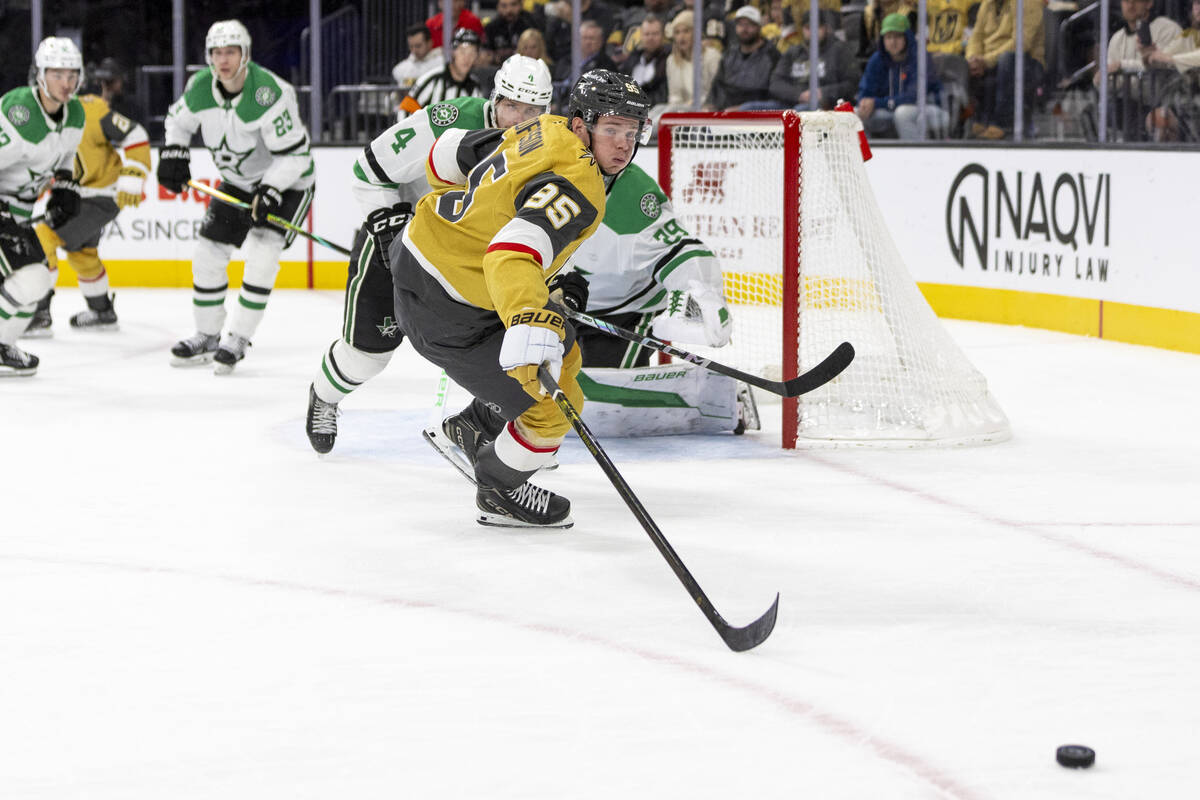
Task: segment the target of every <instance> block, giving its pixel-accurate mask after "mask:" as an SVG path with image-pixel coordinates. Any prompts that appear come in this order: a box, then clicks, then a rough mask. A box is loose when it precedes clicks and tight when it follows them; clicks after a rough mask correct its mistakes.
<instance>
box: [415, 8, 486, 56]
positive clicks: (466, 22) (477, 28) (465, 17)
mask: <svg viewBox="0 0 1200 800" xmlns="http://www.w3.org/2000/svg"><path fill="white" fill-rule="evenodd" d="M438 7H439V8H440V7H441V3H438ZM450 10H451V11H452V12H454V25H452V26H451V29H452V30H455V31H457V30H458V29H459V28H466V29H467V30H469V31H474V32H475V35H476V36H478V37H479V38H480V40H482V39H483V23H482V22H480V21H479V17H477V16H475V15H474V14H472V13H471V11H470V9H468V8H467V0H452V2H451V5H450ZM425 27H426V28H428V29H429V36H430V38H432V39H433V46H434V47H437V48H440V47H441V46H442V30H443V28H444V24H443V21H442V14H441V13H440V12H439V13H437V14H434V15H433V16H432V17H430V18H429V19H427V20H425Z"/></svg>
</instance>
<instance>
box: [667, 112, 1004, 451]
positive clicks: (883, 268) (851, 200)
mask: <svg viewBox="0 0 1200 800" xmlns="http://www.w3.org/2000/svg"><path fill="white" fill-rule="evenodd" d="M861 131H862V126H861V124H860V123H859V121H858V118H857V116H855V115H854V114H853V113H846V112H795V111H790V110H789V111H761V112H731V111H724V112H711V113H706V112H692V113H679V114H664V115H663V117H662V119H661V121H660V123H659V134H658V180H659V183H660V184H661V185H662V187H663V189H664V190H665V191H666V193H667V195H668V197H670V198H671V202H672V205H673V206H674V210H675V216H676V218H677V219H678V220H679V222H680V224H681V225H682V226H683V227H684V228H685V229H687V230H688V231H689V232H691V233H692V234H693V235H694V236H696V237H697V238H699V239H700V240H701V241H703V242H705V244H706V245H708V247H709V248H710V249H711V250H712V251H713V253H714V254H715V255H716V256H717V258H718V259H719V260H720V262H721V265H722V270H723V271H724V278H725V279H724V284H725V287H724V288H725V295H726V299H727V300H728V301H729V304H730V311H731V314H732V316H733V326H734V327H733V337H732V342H731V344H730V345H729V346H728V347H725V348H721V349H720V350H701V352H703V353H704V354H705V355H707V356H710V357H712V358H715V359H717V360H719V361H722V362H724V363H728V364H730V365H731V366H735V367H736V368H738V369H741V370H744V371H747V372H754V373H757V374H762V375H764V376H766V377H769V378H772V379H774V380H786V379H789V378H792V377H795V376H796V375H798V374H800V373H801V372H803V371H804V370H806V369H809V368H811V367H813V366H814V365H815V364H816V363H818V362H819V361H820V360H821V359H822V358H824V357H825V356H826V355H827V354H828V353H829V352H830V351H832V350H833V348H834V347H836V346H837V344H838V343H839V342H841V341H843V340H845V341H849V342H850V343H851V344H853V345H854V346H855V349H856V351H857V353H858V355H857V357H856V358H855V361H854V363H852V364H851V365H850V367H849V368H848V369H847V370H846V372H845V373H843V375H842V376H840V377H839V378H837V379H836V380H834V381H832V382H831V383H830V384H828V385H826V386H825V387H822V388H821V389H818V390H816V391H814V392H812V393H810V394H808V395H804V396H803V397H800V398H795V399H790V400H784V401H783V403H782V417H781V429H782V436H781V438H782V444H783V446H784V447H785V448H792V447H836V446H848V445H859V446H874V447H880V446H883V447H913V446H927V445H945V444H979V443H986V442H991V441H999V440H1001V439H1005V438H1007V437H1008V435H1009V427H1008V421H1007V419H1006V418H1005V416H1004V413H1003V412H1002V411H1001V410H1000V408H999V407H998V405H996V403H995V401H994V400H993V399H992V398H991V395H990V394H988V390H987V382H986V380H984V378H983V376H982V375H981V374H980V373H979V372H978V371H977V370H975V368H974V367H973V366H972V365H971V364H970V363H969V362H968V361H967V359H966V357H965V356H964V355H963V354H962V352H961V351H960V350H959V349H958V347H957V345H955V343H954V342H953V341H952V340H951V339H950V337H949V335H948V334H947V333H946V331H945V329H944V327H943V326H942V325H941V323H940V321H939V320H938V319H937V317H936V316H935V315H934V313H933V311H932V309H930V308H929V305H928V303H926V301H925V299H924V297H923V296H922V295H921V293H920V291H919V289H918V288H917V285H916V282H915V281H914V280H913V279H912V277H911V276H910V275H909V273H908V271H907V268H906V267H905V265H904V262H903V259H902V258H901V256H900V254H899V252H898V251H897V250H896V247H895V245H894V243H893V242H892V239H891V235H890V233H889V232H888V230H887V225H886V222H885V220H884V217H883V215H882V213H881V212H880V210H879V208H878V206H877V204H876V203H875V199H874V194H873V193H872V191H871V187H870V181H869V179H868V177H867V173H866V170H865V168H864V166H863V153H864V150H863V149H862V147H861V145H860V134H861Z"/></svg>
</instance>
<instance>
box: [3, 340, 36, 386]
mask: <svg viewBox="0 0 1200 800" xmlns="http://www.w3.org/2000/svg"><path fill="white" fill-rule="evenodd" d="M37 368H38V357H37V356H35V355H33V354H32V353H26V352H25V351H24V350H22V349H21V348H19V347H17V346H16V345H15V344H0V378H28V377H30V376H32V375H34V374H35V373H37Z"/></svg>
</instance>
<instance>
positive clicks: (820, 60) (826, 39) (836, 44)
mask: <svg viewBox="0 0 1200 800" xmlns="http://www.w3.org/2000/svg"><path fill="white" fill-rule="evenodd" d="M835 16H836V13H835V12H833V11H821V12H820V14H819V16H818V25H817V76H818V83H817V96H816V97H812V96H811V95H810V93H809V92H810V89H809V75H810V73H809V66H810V58H809V56H810V53H809V43H810V42H811V40H812V31H811V30H810V29H809V21H810V20H809V17H808V16H807V15H806V16H805V17H804V18H803V20H802V22H801V24H800V31H801V35H802V36H803V37H804V43H803V44H798V45H795V46H794V47H790V48H788V51H787V52H786V53H784V54H783V55H782V56H781V57H780V59H779V63H778V64H776V65H775V71H774V72H772V73H771V84H770V92H771V100H773V101H775V104H776V105H775V106H774V107H776V108H793V107H794V108H795V109H796V110H797V111H813V110H816V109H818V108H823V109H827V110H828V109H831V108H833V106H834V105H835V104H836V103H837V101H838V100H840V99H842V98H849V97H851V96H853V94H854V87H855V85H856V84H857V82H858V69H857V68H856V67H855V64H854V54H853V53H851V52H850V48H849V46H848V45H847V44H846V43H845V42H842V41H839V40H838V39H836V38H834V37H833V35H832V31H833V26H834V19H833V18H834V17H835Z"/></svg>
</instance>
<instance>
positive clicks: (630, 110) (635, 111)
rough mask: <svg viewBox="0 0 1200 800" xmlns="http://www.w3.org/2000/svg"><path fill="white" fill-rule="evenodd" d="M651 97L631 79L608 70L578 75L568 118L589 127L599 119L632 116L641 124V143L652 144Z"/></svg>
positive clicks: (639, 129) (639, 131) (639, 125)
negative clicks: (579, 119)
mask: <svg viewBox="0 0 1200 800" xmlns="http://www.w3.org/2000/svg"><path fill="white" fill-rule="evenodd" d="M650 106H651V102H650V98H649V97H647V96H646V93H645V92H643V91H642V87H640V86H638V85H637V84H636V83H634V82H633V79H632V78H629V77H628V76H626V75H620V74H618V73H616V72H613V71H612V70H608V69H594V70H591V71H590V72H585V73H583V74H582V75H580V76H579V80H578V81H576V82H575V86H574V88H572V89H571V97H570V99H569V100H568V101H567V116H568V117H569V118H571V119H574V118H575V117H579V118H581V119H582V120H583V123H584V124H585V125H587V126H588V130H591V127H592V126H593V125H594V124H596V121H597V120H598V119H600V117H607V116H614V117H629V118H630V119H633V120H636V121H637V123H638V144H646V143H647V142H649V141H650V132H651V130H652V126H651V125H650V123H649V117H650Z"/></svg>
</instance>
